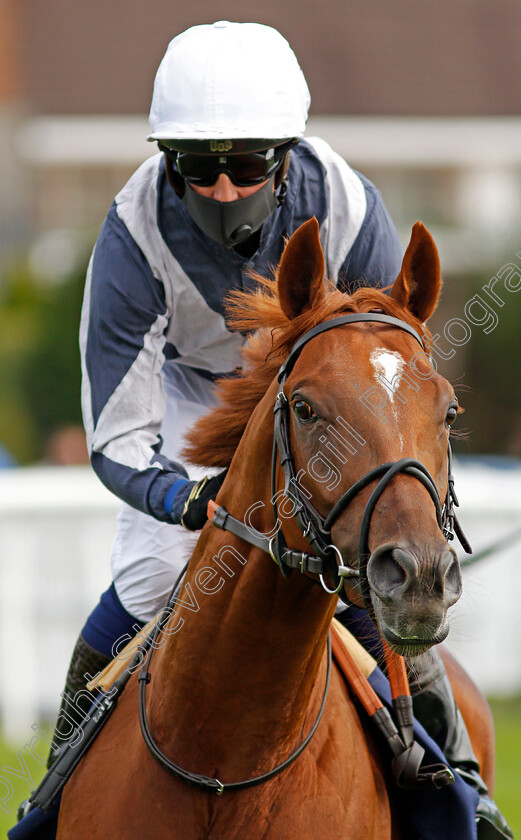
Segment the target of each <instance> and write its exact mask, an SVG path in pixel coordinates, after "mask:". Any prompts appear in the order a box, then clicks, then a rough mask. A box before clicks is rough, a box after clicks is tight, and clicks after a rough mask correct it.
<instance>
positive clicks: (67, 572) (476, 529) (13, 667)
mask: <svg viewBox="0 0 521 840" xmlns="http://www.w3.org/2000/svg"><path fill="white" fill-rule="evenodd" d="M498 464H499V465H500V466H498ZM454 471H455V477H456V492H457V494H458V496H459V499H460V502H461V508H460V512H459V514H460V521H461V524H462V526H463V529H464V530H465V532H466V534H467V536H468V538H469V540H470V542H471V544H472V546H473V548H474V551H475V552H477V551H479V550H481V549H482V548H484V547H486V546H488V545H489V544H490V543H493V542H495V541H496V540H498V539H500V538H501V537H502V536H504V535H506V534H509V533H511V532H513V531H515V530H516V529H519V526H520V523H521V464H519V462H517V461H515V460H514V459H505V460H502V459H494V462H493V464H491V463H489V462H487V459H484V460H482V459H468V460H465V459H464V460H463V461H459V462H457V463H456V465H455V470H454ZM28 488H29V491H28ZM118 508H119V502H118V500H117V499H116V498H115V497H114V496H112V495H111V494H110V493H109V492H108V491H107V490H105V488H104V487H103V486H102V485H101V483H100V482H99V481H98V479H97V478H96V477H95V476H94V474H93V473H92V471H91V469H90V468H89V467H53V468H50V467H27V468H20V469H8V470H3V471H0V557H1V562H0V656H1V662H2V667H3V674H4V678H3V679H2V681H1V682H0V721H1V727H2V730H3V733H4V737H6V738H7V739H8V741H10V742H11V743H13V744H18V743H20V742H21V743H23V742H24V740H29V738H30V737H31V734H32V730H31V726H32V724H33V723H35V722H36V721H39V720H46V719H49V718H50V717H52V715H53V714H56V710H57V708H58V705H59V694H60V691H61V690H62V687H63V685H62V684H63V675H64V673H65V672H66V668H67V664H68V661H69V657H70V653H71V650H72V647H73V644H74V641H75V639H76V637H77V634H78V632H79V630H80V629H81V626H82V624H83V621H84V620H85V618H86V617H87V615H88V613H89V612H90V610H91V609H92V607H93V605H94V604H95V603H96V601H97V599H98V598H99V595H100V593H101V592H102V591H103V589H105V588H106V587H107V586H108V584H109V583H110V577H109V575H110V572H109V563H108V556H109V549H110V544H111V541H112V538H113V534H114V528H115V516H116V512H117V510H118ZM456 548H457V550H458V552H459V554H460V557H462V556H463V552H462V550H461V549H460V547H459V546H456ZM520 549H521V538H520V539H519V540H518V541H517V542H516V543H514V544H513V545H511V546H509V547H507V548H504V549H502V550H500V551H499V552H498V553H496V554H494V555H493V556H491V557H489V558H487V559H484V560H482V561H480V562H479V563H477V564H476V565H475V566H470V567H469V568H468V569H466V570H465V571H464V594H463V597H462V599H461V601H460V602H459V603H458V604H457V605H456V607H455V608H454V609H453V611H452V619H451V631H450V634H449V638H448V642H447V646H448V647H449V648H450V649H451V650H452V651H453V652H454V653H455V654H456V655H457V656H458V658H459V659H460V661H461V662H462V663H463V665H464V666H465V667H466V668H467V670H468V671H469V673H470V675H471V676H472V677H473V679H474V680H475V681H476V682H477V684H478V685H479V686H480V688H481V689H482V691H484V693H486V694H489V695H494V696H507V695H514V694H516V693H520V692H521V659H520V657H519V654H518V650H517V644H516V640H517V639H518V638H519V636H520V635H521V614H520V611H519V605H518V593H519V592H520V591H521V566H520V563H519V552H520Z"/></svg>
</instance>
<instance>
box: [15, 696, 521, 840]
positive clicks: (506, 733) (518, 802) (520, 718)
mask: <svg viewBox="0 0 521 840" xmlns="http://www.w3.org/2000/svg"><path fill="white" fill-rule="evenodd" d="M489 702H490V705H491V708H492V712H493V715H494V721H495V724H496V790H495V800H496V802H497V803H498V805H499V807H500V809H501V811H502V813H503V814H504V816H505V817H506V819H507V820H508V822H509V824H510V827H511V828H512V831H513V832H514V836H515V837H517V838H520V840H521V697H515V698H509V699H507V700H498V699H493V700H490V701H489ZM28 740H29V735H28ZM19 749H20V750H23V745H20V748H19ZM36 752H37V753H38V754H39V755H41V756H42V757H43V758H45V757H46V750H45V744H44V742H43V741H40V743H39V745H37V746H36ZM23 755H24V756H27V753H26V752H25V751H24V752H23ZM6 766H7V767H8V768H9V767H10V768H12V769H14V770H18V772H19V773H22V772H26V771H25V769H24V768H23V767H22V769H21V765H20V759H19V757H18V755H17V750H16V749H15V748H12V747H9V746H8V745H7V744H6V743H5V741H4V740H3V739H1V738H0V837H1V838H4V837H5V836H6V832H7V830H8V829H9V828H11V826H12V825H13V824H14V823H15V822H16V810H17V808H18V805H19V803H20V802H21V801H22V800H23V799H25V798H26V797H27V796H28V794H29V786H28V783H27V781H26V780H25V779H23V778H21V777H20V776H18V777H17V776H16V775H15V774H14V773H12V772H9V771H8V770H6V769H5V767H6ZM27 769H28V770H29V772H30V774H31V776H32V779H33V782H34V784H35V785H37V784H38V782H39V781H40V779H41V777H42V776H43V774H44V768H43V767H41V766H40V765H39V764H38V763H37V761H36V760H35V759H33V758H31V757H30V756H27ZM2 779H8V781H9V783H10V784H11V785H12V793H11V792H10V791H9V790H8V789H7V787H6V784H5V782H3V781H2Z"/></svg>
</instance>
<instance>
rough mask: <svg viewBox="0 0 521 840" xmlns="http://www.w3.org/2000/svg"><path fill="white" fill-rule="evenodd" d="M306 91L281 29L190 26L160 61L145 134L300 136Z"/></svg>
mask: <svg viewBox="0 0 521 840" xmlns="http://www.w3.org/2000/svg"><path fill="white" fill-rule="evenodd" d="M309 104H310V95H309V90H308V86H307V84H306V80H305V78H304V74H303V73H302V70H301V69H300V66H299V64H298V61H297V59H296V56H295V54H294V52H293V50H292V49H291V47H290V46H289V44H288V42H287V41H286V39H285V38H283V37H282V35H281V34H280V33H279V32H277V30H276V29H273V28H272V27H271V26H264V25H262V24H259V23H230V22H229V21H226V20H223V21H218V22H217V23H214V24H203V25H201V26H192V27H191V28H190V29H187V30H186V32H183V33H181V34H180V35H178V36H177V37H176V38H174V39H173V40H172V41H171V42H170V44H169V45H168V49H167V51H166V54H165V56H164V58H163V60H162V62H161V64H160V65H159V69H158V71H157V74H156V79H155V83H154V95H153V98H152V107H151V109H150V125H151V128H152V133H151V134H150V135H149V136H148V138H147V139H148V140H151V141H153V140H201V141H210V140H213V141H218V140H219V139H220V138H222V139H224V140H229V139H230V138H237V139H239V138H244V139H246V138H277V139H278V140H279V141H280V140H281V139H284V138H287V139H289V138H300V137H302V136H303V134H304V129H305V126H306V120H307V115H308V109H309Z"/></svg>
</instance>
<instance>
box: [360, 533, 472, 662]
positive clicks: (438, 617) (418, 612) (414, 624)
mask: <svg viewBox="0 0 521 840" xmlns="http://www.w3.org/2000/svg"><path fill="white" fill-rule="evenodd" d="M367 580H368V583H369V586H370V590H371V600H372V602H373V606H374V610H375V615H376V618H377V620H378V622H379V623H380V624H381V625H382V626H381V630H382V632H384V634H385V635H386V636H387V635H388V636H389V639H388V641H389V642H390V643H391V644H392V645H393V646H395V645H398V644H400V643H401V644H403V645H407V646H410V645H413V643H414V644H416V645H418V646H422V645H427V646H429V645H431V644H435V643H438V642H440V641H442V638H440V636H441V635H446V629H444V628H445V627H446V618H447V610H448V609H449V607H451V606H453V604H455V603H456V601H457V600H458V599H459V597H460V595H461V590H462V579H461V570H460V566H459V562H458V559H457V557H456V554H455V552H454V551H453V550H452V549H451V548H449V547H448V546H447V545H445V546H442V547H440V548H439V549H437V550H436V551H435V552H433V553H431V554H430V555H429V556H428V557H426V558H425V559H422V560H420V559H418V558H417V557H416V556H415V555H414V554H413V553H412V551H410V550H408V549H407V548H404V547H403V546H399V545H397V544H394V543H387V544H385V545H382V546H380V547H379V548H377V549H376V550H375V551H374V552H373V553H372V555H371V557H370V558H369V561H368V564H367ZM386 631H387V633H386ZM398 640H400V642H399V641H398Z"/></svg>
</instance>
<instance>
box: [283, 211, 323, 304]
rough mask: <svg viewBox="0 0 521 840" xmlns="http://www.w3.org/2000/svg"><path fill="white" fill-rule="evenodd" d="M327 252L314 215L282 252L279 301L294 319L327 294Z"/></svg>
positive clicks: (296, 232)
mask: <svg viewBox="0 0 521 840" xmlns="http://www.w3.org/2000/svg"><path fill="white" fill-rule="evenodd" d="M323 280H324V254H323V252H322V247H321V245H320V239H319V235H318V222H317V220H316V219H315V217H314V216H313V218H312V219H309V221H307V222H304V224H303V225H301V226H300V227H299V228H298V229H297V230H296V231H295V233H294V234H293V236H292V237H291V239H290V240H289V242H288V243H287V245H286V247H285V248H284V252H283V254H282V259H281V261H280V266H279V271H278V287H279V300H280V305H281V307H282V311H283V312H284V314H285V315H287V317H288V318H289V319H290V320H291V319H293V318H296V317H297V315H300V313H301V312H304V311H305V310H306V309H309V308H310V307H311V306H312V305H313V303H315V302H317V301H318V300H319V298H320V297H322V296H323V295H324V294H325V290H324V283H323Z"/></svg>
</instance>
